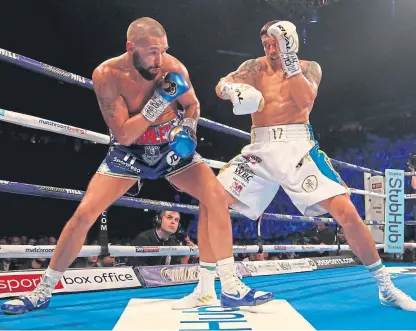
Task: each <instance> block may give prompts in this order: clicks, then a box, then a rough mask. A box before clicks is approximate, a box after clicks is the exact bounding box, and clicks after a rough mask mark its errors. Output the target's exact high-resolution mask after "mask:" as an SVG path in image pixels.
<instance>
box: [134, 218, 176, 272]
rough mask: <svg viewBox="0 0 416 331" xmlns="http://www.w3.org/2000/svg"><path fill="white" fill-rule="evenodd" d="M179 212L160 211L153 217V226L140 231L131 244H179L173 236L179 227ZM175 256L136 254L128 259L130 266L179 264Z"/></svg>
mask: <svg viewBox="0 0 416 331" xmlns="http://www.w3.org/2000/svg"><path fill="white" fill-rule="evenodd" d="M180 218H181V217H180V214H179V213H178V212H176V211H161V212H158V213H157V214H156V216H155V217H154V219H153V228H152V229H149V230H146V231H144V232H141V233H139V234H138V235H137V237H136V238H135V239H133V241H132V245H133V246H179V245H178V242H177V240H176V238H175V237H174V236H173V235H174V234H175V233H176V232H177V231H178V228H179V225H180V224H179V222H180ZM180 263H181V262H180V258H178V257H177V256H172V257H171V256H137V257H131V258H129V259H128V264H129V265H131V266H144V265H146V266H152V265H166V264H180Z"/></svg>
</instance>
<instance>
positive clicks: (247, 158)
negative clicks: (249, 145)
mask: <svg viewBox="0 0 416 331" xmlns="http://www.w3.org/2000/svg"><path fill="white" fill-rule="evenodd" d="M242 157H243V159H244V160H245V161H247V162H250V163H251V164H256V163H262V162H263V160H262V159H261V158H259V157H258V156H257V155H253V154H246V155H242Z"/></svg>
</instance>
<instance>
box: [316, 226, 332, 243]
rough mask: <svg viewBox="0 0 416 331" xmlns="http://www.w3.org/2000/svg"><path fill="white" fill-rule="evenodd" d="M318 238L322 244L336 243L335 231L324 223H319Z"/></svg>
mask: <svg viewBox="0 0 416 331" xmlns="http://www.w3.org/2000/svg"><path fill="white" fill-rule="evenodd" d="M317 229H318V238H319V241H320V243H319V244H320V245H334V244H335V239H336V238H335V232H334V231H332V230H331V229H329V228H328V225H326V224H324V223H318V225H317Z"/></svg>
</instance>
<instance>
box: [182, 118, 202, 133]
mask: <svg viewBox="0 0 416 331" xmlns="http://www.w3.org/2000/svg"><path fill="white" fill-rule="evenodd" d="M179 125H181V126H187V127H189V128H191V129H192V130H194V132H196V127H197V125H198V122H197V121H196V120H195V119H193V118H190V117H186V118H184V119H183V120H182V121H180V122H179Z"/></svg>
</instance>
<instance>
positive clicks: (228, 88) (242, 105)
mask: <svg viewBox="0 0 416 331" xmlns="http://www.w3.org/2000/svg"><path fill="white" fill-rule="evenodd" d="M221 94H222V96H223V97H224V98H225V99H229V100H231V102H232V104H233V112H234V114H235V115H247V114H252V113H255V112H257V111H262V109H263V107H264V98H263V94H262V93H261V92H260V91H258V90H256V89H255V88H254V87H253V86H251V85H248V84H242V83H224V84H223V85H222V87H221Z"/></svg>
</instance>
